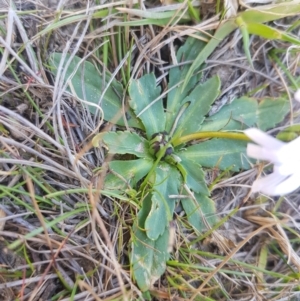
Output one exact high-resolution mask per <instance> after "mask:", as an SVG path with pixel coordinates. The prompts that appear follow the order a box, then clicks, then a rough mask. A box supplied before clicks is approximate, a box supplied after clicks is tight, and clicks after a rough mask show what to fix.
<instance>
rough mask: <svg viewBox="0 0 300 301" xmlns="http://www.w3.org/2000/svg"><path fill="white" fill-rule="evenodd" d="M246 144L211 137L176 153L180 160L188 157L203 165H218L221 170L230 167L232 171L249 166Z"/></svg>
mask: <svg viewBox="0 0 300 301" xmlns="http://www.w3.org/2000/svg"><path fill="white" fill-rule="evenodd" d="M246 145H247V142H246V141H240V140H231V139H212V140H208V141H205V142H201V143H199V144H195V145H192V146H189V147H187V148H186V150H183V151H181V152H180V153H179V154H178V155H179V156H180V157H181V158H182V160H185V159H188V160H191V161H194V162H196V163H198V164H200V165H201V166H203V167H210V168H213V167H218V168H219V169H221V170H225V169H227V168H231V170H232V171H239V170H240V169H248V168H250V165H249V159H248V158H247V156H246Z"/></svg>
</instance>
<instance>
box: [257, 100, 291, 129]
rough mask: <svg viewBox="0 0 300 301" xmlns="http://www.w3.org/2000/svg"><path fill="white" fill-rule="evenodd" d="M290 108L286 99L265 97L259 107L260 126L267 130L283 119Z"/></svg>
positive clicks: (258, 123)
mask: <svg viewBox="0 0 300 301" xmlns="http://www.w3.org/2000/svg"><path fill="white" fill-rule="evenodd" d="M289 110H290V103H289V101H288V100H286V99H264V100H263V101H261V102H260V104H259V107H258V122H257V125H258V128H260V129H261V130H263V131H265V130H268V129H271V128H274V126H275V125H276V124H278V123H279V122H281V121H283V119H284V117H285V116H286V115H287V114H288V112H289Z"/></svg>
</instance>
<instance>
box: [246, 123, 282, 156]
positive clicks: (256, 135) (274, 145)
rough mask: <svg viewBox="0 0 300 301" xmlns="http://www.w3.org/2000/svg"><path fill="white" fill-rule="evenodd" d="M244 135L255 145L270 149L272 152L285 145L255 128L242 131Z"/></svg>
mask: <svg viewBox="0 0 300 301" xmlns="http://www.w3.org/2000/svg"><path fill="white" fill-rule="evenodd" d="M244 133H245V134H246V135H247V136H248V137H249V138H250V139H251V140H253V141H254V142H256V143H257V144H259V145H262V146H264V147H266V148H268V149H272V150H273V151H276V150H279V149H280V148H281V147H282V146H284V145H285V143H283V142H281V141H279V140H277V139H275V138H273V137H272V136H270V135H268V134H266V133H264V132H263V131H261V130H259V129H256V128H251V129H247V130H245V131H244Z"/></svg>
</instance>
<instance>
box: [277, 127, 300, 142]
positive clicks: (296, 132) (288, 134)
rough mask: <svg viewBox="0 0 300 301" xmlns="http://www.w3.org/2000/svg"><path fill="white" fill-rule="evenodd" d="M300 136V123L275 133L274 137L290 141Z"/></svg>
mask: <svg viewBox="0 0 300 301" xmlns="http://www.w3.org/2000/svg"><path fill="white" fill-rule="evenodd" d="M299 136H300V124H294V125H291V126H289V127H287V128H285V129H284V130H282V131H281V132H279V133H278V134H277V135H276V138H277V139H279V140H281V141H286V142H289V141H292V140H294V139H296V138H297V137H299Z"/></svg>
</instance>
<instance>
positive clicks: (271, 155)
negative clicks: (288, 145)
mask: <svg viewBox="0 0 300 301" xmlns="http://www.w3.org/2000/svg"><path fill="white" fill-rule="evenodd" d="M247 155H248V156H249V157H251V158H255V159H258V160H267V161H271V162H273V163H278V164H279V163H282V162H281V161H280V158H279V157H278V155H277V153H276V152H275V151H272V150H268V149H266V148H263V147H261V146H259V145H256V144H252V143H249V144H248V145H247Z"/></svg>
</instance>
